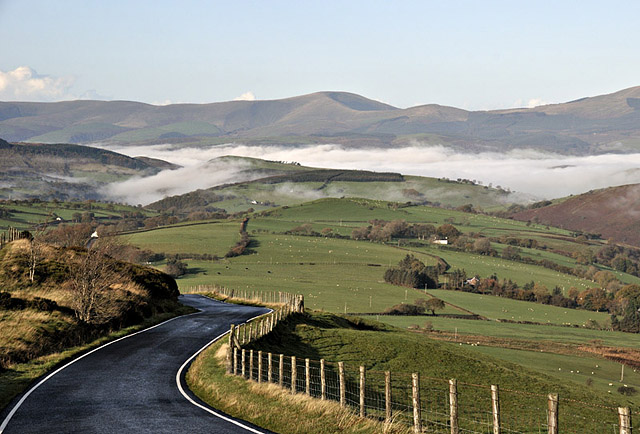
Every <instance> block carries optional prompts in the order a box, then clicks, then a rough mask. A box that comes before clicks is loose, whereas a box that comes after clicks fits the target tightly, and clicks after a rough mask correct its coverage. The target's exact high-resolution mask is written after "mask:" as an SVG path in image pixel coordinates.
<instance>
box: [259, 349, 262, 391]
mask: <svg viewBox="0 0 640 434" xmlns="http://www.w3.org/2000/svg"><path fill="white" fill-rule="evenodd" d="M258 383H262V351H258Z"/></svg>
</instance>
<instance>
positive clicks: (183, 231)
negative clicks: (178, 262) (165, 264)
mask: <svg viewBox="0 0 640 434" xmlns="http://www.w3.org/2000/svg"><path fill="white" fill-rule="evenodd" d="M239 230H240V223H239V222H237V221H213V222H211V221H209V222H203V223H201V224H195V223H188V224H182V225H174V226H169V227H163V228H158V229H153V230H149V231H145V232H135V233H132V234H128V235H125V236H123V237H124V239H125V240H126V241H128V242H129V243H131V244H133V245H136V246H139V247H141V248H143V249H149V250H152V251H154V252H163V253H167V254H175V253H197V254H210V255H217V256H220V257H223V256H224V255H225V253H227V252H228V251H229V249H230V248H231V247H232V246H233V245H234V244H235V243H236V242H238V240H240V233H239Z"/></svg>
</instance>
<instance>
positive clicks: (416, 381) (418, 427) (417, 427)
mask: <svg viewBox="0 0 640 434" xmlns="http://www.w3.org/2000/svg"><path fill="white" fill-rule="evenodd" d="M411 395H412V401H413V432H415V433H421V432H422V417H421V416H420V374H419V373H417V372H414V373H413V374H411Z"/></svg>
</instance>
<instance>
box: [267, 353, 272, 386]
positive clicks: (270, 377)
mask: <svg viewBox="0 0 640 434" xmlns="http://www.w3.org/2000/svg"><path fill="white" fill-rule="evenodd" d="M267 369H269V373H268V374H267V381H268V382H269V383H273V354H271V353H269V354H267Z"/></svg>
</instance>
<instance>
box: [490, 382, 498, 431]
mask: <svg viewBox="0 0 640 434" xmlns="http://www.w3.org/2000/svg"><path fill="white" fill-rule="evenodd" d="M491 412H492V413H493V434H500V394H499V389H498V386H497V385H491Z"/></svg>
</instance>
